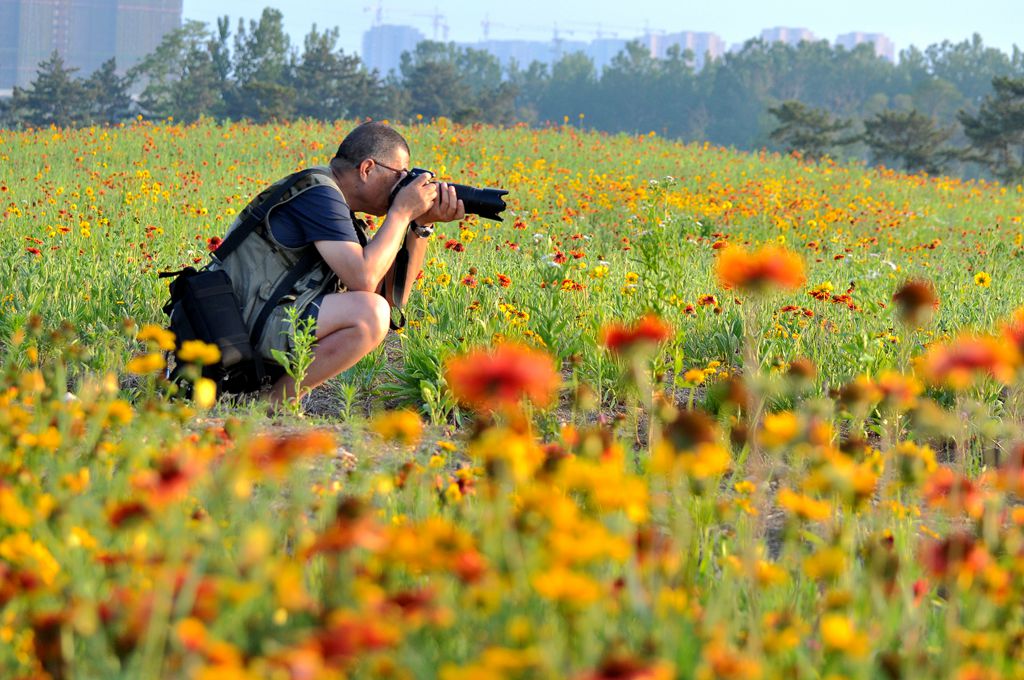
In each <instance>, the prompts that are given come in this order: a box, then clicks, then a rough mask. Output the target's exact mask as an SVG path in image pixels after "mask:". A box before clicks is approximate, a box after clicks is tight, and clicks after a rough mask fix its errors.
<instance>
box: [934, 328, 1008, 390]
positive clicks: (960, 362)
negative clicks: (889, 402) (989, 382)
mask: <svg viewBox="0 0 1024 680" xmlns="http://www.w3.org/2000/svg"><path fill="white" fill-rule="evenodd" d="M1018 359H1019V355H1018V354H1017V350H1016V348H1015V347H1012V346H1009V345H1007V344H1006V343H1005V342H1001V341H1000V340H999V339H997V338H994V337H990V336H983V335H962V336H960V337H959V338H957V339H956V340H954V341H953V342H951V343H949V344H946V345H932V346H931V347H929V348H928V350H927V351H926V352H925V354H924V356H923V357H922V358H921V370H922V373H923V374H924V377H925V379H927V380H928V381H929V382H931V383H932V384H934V385H945V386H946V387H951V388H953V389H954V390H963V389H967V388H968V387H970V386H971V385H972V384H973V383H974V382H975V381H976V380H977V379H978V378H980V377H985V376H987V377H991V378H994V379H995V380H997V381H999V382H1002V383H1009V382H1011V381H1012V380H1013V374H1014V369H1015V367H1016V364H1017V362H1018Z"/></svg>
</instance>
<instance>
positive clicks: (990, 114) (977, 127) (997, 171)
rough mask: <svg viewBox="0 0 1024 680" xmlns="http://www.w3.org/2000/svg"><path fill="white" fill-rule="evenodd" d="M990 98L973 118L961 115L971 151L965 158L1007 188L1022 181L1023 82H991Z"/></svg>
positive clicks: (1023, 176) (1019, 79) (971, 115)
mask: <svg viewBox="0 0 1024 680" xmlns="http://www.w3.org/2000/svg"><path fill="white" fill-rule="evenodd" d="M992 89H993V90H994V91H993V93H992V94H990V95H988V96H986V97H985V99H984V101H983V102H982V103H981V107H980V108H979V109H978V113H977V114H976V115H974V114H970V113H968V112H967V111H960V112H959V113H958V114H957V119H959V121H960V123H961V124H962V125H963V127H964V134H965V135H967V139H968V140H970V144H971V148H970V150H969V151H968V153H967V155H966V158H967V159H968V160H972V161H975V162H977V163H980V164H981V165H983V166H985V167H987V168H988V169H989V170H990V171H991V172H992V174H993V175H995V176H996V177H998V178H999V179H1000V180H1002V181H1003V182H1006V183H1007V184H1010V183H1014V182H1020V181H1021V180H1024V78H1010V77H1006V76H1001V77H996V78H993V79H992Z"/></svg>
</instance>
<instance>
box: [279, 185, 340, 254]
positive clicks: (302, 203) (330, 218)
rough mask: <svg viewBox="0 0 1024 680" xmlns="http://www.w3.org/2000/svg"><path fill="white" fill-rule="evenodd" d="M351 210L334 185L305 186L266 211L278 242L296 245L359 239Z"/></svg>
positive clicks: (284, 244)
mask: <svg viewBox="0 0 1024 680" xmlns="http://www.w3.org/2000/svg"><path fill="white" fill-rule="evenodd" d="M352 219H353V218H352V211H351V210H350V209H349V207H348V204H347V203H345V199H344V198H342V196H341V194H340V193H339V192H338V191H337V190H336V189H334V188H332V187H329V186H323V185H318V186H314V187H311V188H309V189H307V190H306V191H304V192H302V193H301V194H299V195H298V196H296V197H295V198H293V199H292V200H290V201H288V202H287V203H285V204H284V205H282V206H278V207H277V208H276V209H275V210H274V211H273V212H272V213H271V214H270V230H271V231H272V232H273V233H274V238H276V239H277V240H278V241H279V242H280V243H281V245H283V246H287V247H288V248H298V247H301V246H304V245H306V244H307V243H313V242H314V241H349V242H351V243H359V237H358V236H356V228H355V225H354V224H353V222H352Z"/></svg>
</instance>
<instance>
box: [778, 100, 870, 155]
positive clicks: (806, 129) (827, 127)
mask: <svg viewBox="0 0 1024 680" xmlns="http://www.w3.org/2000/svg"><path fill="white" fill-rule="evenodd" d="M768 113H770V114H772V115H773V116H775V119H776V120H777V121H778V126H777V127H776V128H775V129H774V130H772V132H771V135H770V136H771V139H772V141H775V142H777V143H779V144H781V145H782V146H783V148H785V150H786V152H787V153H793V152H794V151H796V152H799V153H800V154H801V155H803V157H804V158H806V159H808V160H819V159H820V158H822V157H823V156H825V155H826V154H829V153H830V152H832V151H833V150H834V149H836V148H837V147H840V146H844V145H846V144H851V143H853V142H854V141H856V138H855V137H839V133H841V132H843V131H844V130H847V129H849V128H850V126H851V125H852V123H851V122H850V121H849V120H836V119H833V117H832V115H831V114H830V113H829V112H828V111H825V110H824V109H815V108H811V107H810V106H807V105H806V104H804V103H803V102H799V101H796V100H789V101H785V102H782V104H780V105H779V106H776V107H773V108H769V109H768Z"/></svg>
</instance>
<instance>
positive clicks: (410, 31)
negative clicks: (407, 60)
mask: <svg viewBox="0 0 1024 680" xmlns="http://www.w3.org/2000/svg"><path fill="white" fill-rule="evenodd" d="M423 39H424V38H423V34H422V33H421V32H420V31H419V30H418V29H415V28H413V27H412V26H396V25H394V24H380V25H377V26H374V27H372V28H371V29H370V30H368V31H366V32H365V33H363V53H362V58H363V63H364V64H366V67H367V68H369V69H377V70H378V71H380V73H381V75H387V74H388V73H389V72H391V71H395V72H396V73H397V72H398V66H399V64H401V63H402V52H412V51H413V50H415V49H416V45H417V44H418V43H419V42H420V41H422V40H423Z"/></svg>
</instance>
